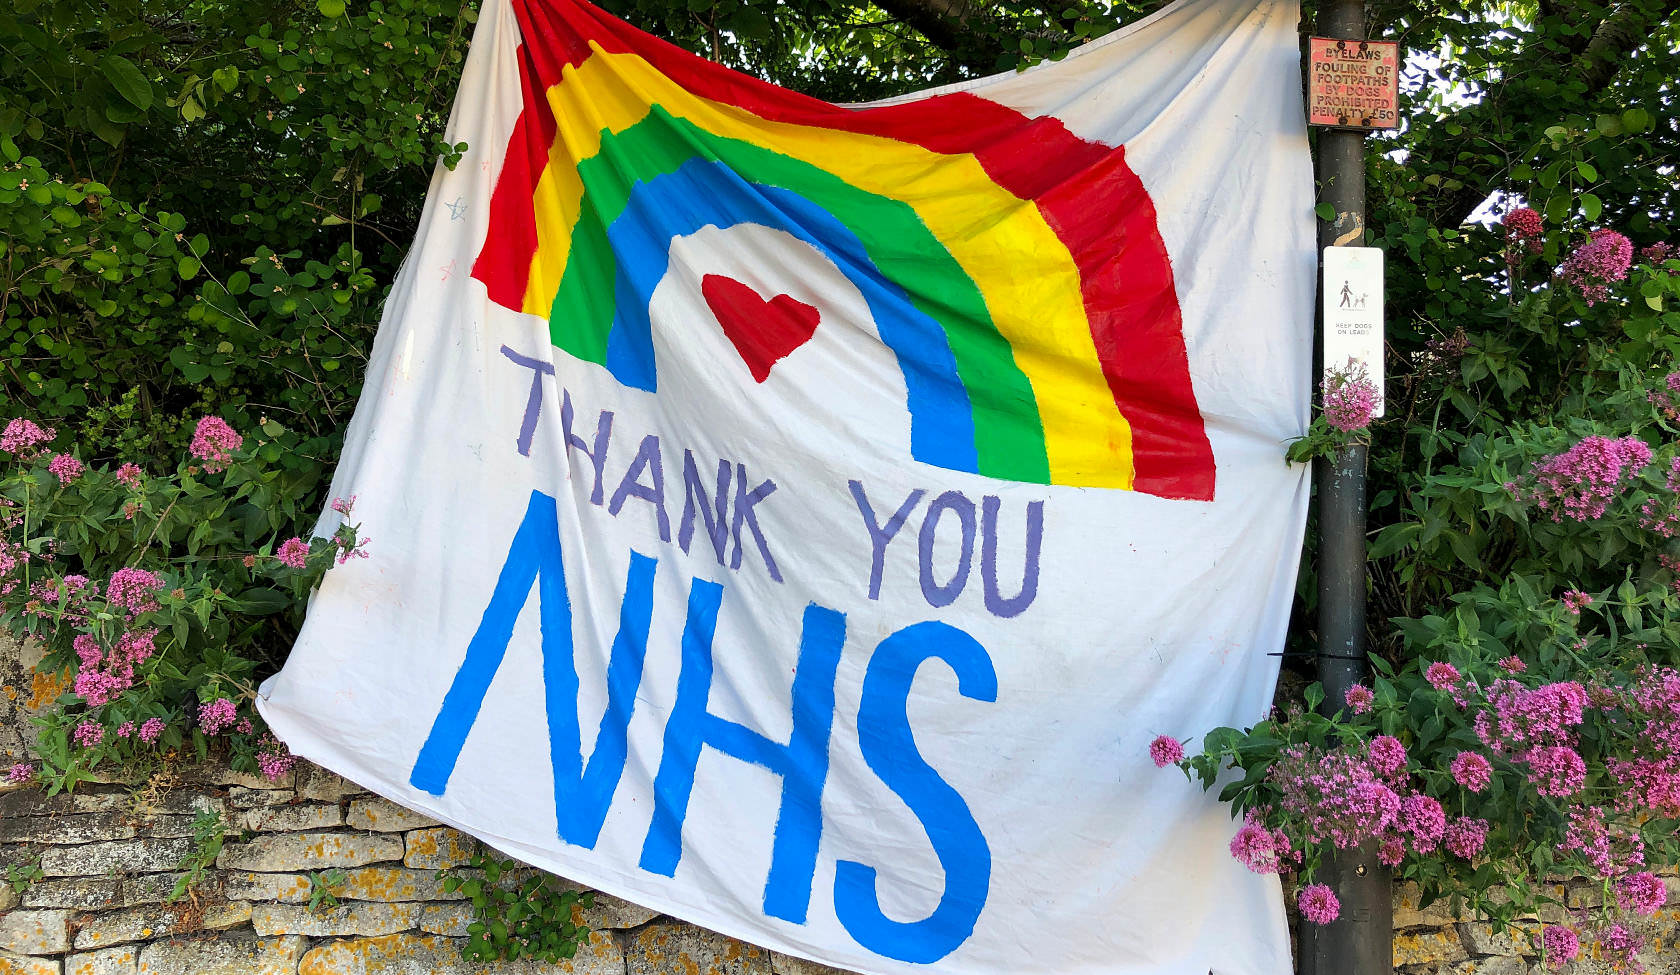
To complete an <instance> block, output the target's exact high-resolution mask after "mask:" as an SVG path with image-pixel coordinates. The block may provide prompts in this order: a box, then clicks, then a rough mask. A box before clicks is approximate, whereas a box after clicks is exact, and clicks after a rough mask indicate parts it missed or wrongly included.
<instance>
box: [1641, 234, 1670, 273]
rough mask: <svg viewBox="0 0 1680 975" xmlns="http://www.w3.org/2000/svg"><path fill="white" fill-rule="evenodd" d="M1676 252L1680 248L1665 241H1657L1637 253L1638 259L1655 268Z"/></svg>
mask: <svg viewBox="0 0 1680 975" xmlns="http://www.w3.org/2000/svg"><path fill="white" fill-rule="evenodd" d="M1677 250H1680V248H1676V247H1675V246H1674V245H1673V244H1670V243H1668V242H1667V241H1661V240H1659V241H1657V242H1656V243H1655V244H1649V245H1647V246H1646V247H1644V248H1642V249H1641V250H1640V251H1639V259H1640V260H1641V261H1643V262H1645V263H1646V264H1650V265H1652V266H1653V267H1657V266H1661V265H1662V264H1663V263H1665V262H1667V261H1668V260H1669V259H1670V258H1672V257H1674V255H1675V253H1676V251H1677Z"/></svg>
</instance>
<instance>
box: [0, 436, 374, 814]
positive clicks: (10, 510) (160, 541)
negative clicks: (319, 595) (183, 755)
mask: <svg viewBox="0 0 1680 975" xmlns="http://www.w3.org/2000/svg"><path fill="white" fill-rule="evenodd" d="M283 432H284V431H283V429H282V428H281V427H280V426H279V424H277V423H275V422H273V421H268V422H267V423H266V424H265V426H264V427H263V434H264V436H263V438H262V439H255V438H252V439H250V440H247V441H246V442H245V443H242V444H240V445H238V446H231V445H224V446H226V449H225V450H224V451H223V452H222V456H221V457H220V458H217V457H215V456H211V457H210V458H208V459H205V458H204V457H202V456H201V457H196V458H194V457H189V458H185V459H183V460H181V461H180V462H178V463H177V465H176V469H175V471H174V472H173V473H170V474H151V473H146V472H144V471H142V470H140V469H139V468H138V467H133V466H131V467H129V468H127V469H122V468H118V469H112V468H111V467H110V466H97V467H88V468H86V469H85V470H82V471H81V472H80V473H79V474H77V475H75V476H71V477H69V478H68V480H66V479H65V477H62V476H60V475H61V473H63V472H62V471H60V472H55V471H54V470H52V465H53V464H54V463H60V464H62V463H65V462H73V460H72V453H73V451H72V450H65V451H64V452H62V453H53V452H52V450H51V449H50V447H49V446H47V445H44V444H37V445H35V446H32V447H29V448H27V449H25V450H23V451H21V452H20V453H18V454H16V455H14V456H10V457H7V458H6V462H5V465H4V466H3V467H0V626H5V627H6V628H7V629H9V630H11V631H12V632H13V633H16V634H20V635H28V636H31V637H33V638H35V639H37V640H39V641H40V642H41V643H42V644H43V646H44V649H45V651H46V655H45V658H44V659H43V661H42V663H41V664H40V665H39V666H40V669H41V671H42V672H43V673H58V672H61V671H64V670H66V669H70V668H74V669H76V672H77V681H78V683H77V685H76V690H75V692H74V693H67V694H65V695H64V696H63V697H61V698H60V699H59V700H58V701H57V702H56V703H57V707H56V708H55V709H53V710H50V711H48V712H46V713H44V714H42V715H39V716H37V717H36V718H35V719H34V720H35V721H36V723H37V724H39V725H40V726H41V733H40V738H39V742H38V744H37V746H36V751H37V753H38V754H39V756H40V757H41V759H42V763H43V767H42V769H41V772H40V775H41V779H42V781H43V783H44V784H45V785H46V787H47V790H48V792H49V793H55V792H57V791H59V790H60V789H67V788H73V787H74V786H75V784H76V783H77V782H78V781H80V780H81V779H82V778H84V777H85V776H86V775H87V774H88V773H89V772H90V771H91V770H92V769H94V768H96V767H98V766H100V765H101V764H102V763H107V762H110V763H115V764H121V765H134V766H144V765H146V764H148V763H153V762H156V761H158V760H159V759H160V758H161V757H162V756H163V755H164V754H166V753H168V752H169V751H172V750H177V749H184V750H187V751H189V752H190V753H191V754H192V755H193V756H194V757H195V758H197V759H203V758H205V757H207V756H208V755H209V754H210V752H211V750H212V749H213V748H214V749H218V752H219V753H225V755H226V757H227V758H228V759H229V760H230V762H231V764H232V766H233V767H234V768H237V769H240V770H242V771H248V772H257V771H271V770H272V769H274V768H276V767H279V766H277V765H276V764H275V763H276V762H278V763H279V765H280V766H283V765H285V764H286V760H287V759H288V758H289V756H287V755H286V752H285V748H284V746H282V745H280V744H279V743H278V742H275V741H274V740H273V738H272V737H271V736H266V735H264V734H263V732H262V730H261V727H260V719H258V718H256V716H255V714H254V713H253V712H250V711H249V710H246V711H245V712H244V714H243V716H241V715H239V714H236V713H235V711H236V710H237V708H238V705H237V704H236V702H243V701H248V700H250V699H251V698H252V697H253V696H254V693H255V690H254V687H255V685H254V674H255V672H256V670H257V668H258V667H259V666H271V665H273V664H274V663H276V662H277V661H278V660H279V659H281V657H282V656H283V655H284V653H285V651H286V649H287V647H288V646H289V645H290V643H291V640H292V639H293V637H294V636H295V634H296V632H297V627H298V626H299V625H300V624H301V622H302V619H303V612H304V606H305V602H306V600H307V599H308V596H309V593H310V592H311V590H312V589H313V588H314V586H315V585H316V584H317V583H318V582H319V580H320V579H321V576H322V575H323V574H324V573H325V572H326V571H327V569H328V568H329V567H330V566H332V565H333V564H334V561H335V559H343V558H349V557H352V555H351V553H352V552H355V553H356V554H361V552H360V550H359V548H358V547H357V546H356V545H355V530H354V527H353V526H346V527H344V528H341V529H340V534H339V537H338V538H337V539H336V540H335V541H331V542H328V541H325V540H318V541H316V542H315V543H314V544H313V545H310V544H308V543H306V542H304V541H302V540H301V539H296V538H292V539H288V537H287V536H288V534H289V532H290V531H291V530H292V525H293V524H294V523H295V522H296V521H297V520H298V519H299V518H300V517H301V516H302V515H303V514H304V513H305V512H304V511H303V509H302V508H301V507H300V505H301V503H302V501H303V499H304V498H305V497H307V496H308V494H309V492H311V491H312V490H313V486H312V484H311V483H310V481H309V479H308V477H307V476H306V475H304V474H301V473H299V472H297V471H295V470H288V469H286V468H285V467H284V466H282V465H278V464H273V463H271V462H269V461H266V460H264V459H263V458H264V457H266V456H269V455H271V453H272V447H273V442H272V441H271V440H269V439H268V438H269V437H271V436H276V435H278V434H281V433H283ZM42 435H43V436H44V435H45V433H43V434H42ZM227 435H229V436H232V435H233V434H232V433H231V431H229V432H228V434H227ZM47 443H48V444H50V443H51V441H48V442H47ZM206 452H208V451H207V450H205V449H202V448H201V454H202V453H206ZM288 546H289V547H288ZM282 554H285V555H286V556H287V559H289V560H290V561H289V562H288V561H287V560H286V559H282V557H281V555H282ZM119 573H120V574H124V575H127V576H129V577H130V578H132V579H136V580H139V581H140V582H142V583H143V587H142V588H144V590H145V592H144V594H143V596H139V597H137V596H135V595H133V587H132V585H131V586H129V587H128V590H127V594H125V591H124V589H123V588H122V587H121V586H119V585H118V584H117V582H116V580H117V578H118V576H119ZM78 644H79V646H78ZM101 674H104V675H106V676H105V677H100V675H101ZM84 682H89V683H84ZM223 699H225V700H224V706H225V707H226V709H227V720H226V721H224V722H221V723H220V726H219V727H206V725H205V723H204V721H203V719H202V716H201V714H200V711H199V709H200V706H201V705H206V704H209V703H210V702H214V701H217V700H223ZM264 756H267V757H268V762H269V764H268V766H267V767H266V768H265V767H264V766H263V757H264Z"/></svg>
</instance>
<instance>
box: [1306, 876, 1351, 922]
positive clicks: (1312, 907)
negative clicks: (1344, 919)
mask: <svg viewBox="0 0 1680 975" xmlns="http://www.w3.org/2000/svg"><path fill="white" fill-rule="evenodd" d="M1295 903H1296V904H1297V905H1298V906H1299V907H1300V908H1301V916H1302V917H1304V918H1306V919H1307V920H1309V921H1311V922H1312V923H1314V924H1329V923H1330V922H1331V921H1334V920H1335V919H1336V918H1337V917H1339V916H1340V915H1341V913H1342V902H1341V901H1338V900H1337V899H1336V892H1335V891H1333V890H1331V889H1330V888H1329V887H1327V886H1325V885H1324V884H1308V885H1307V886H1305V887H1302V888H1301V892H1300V893H1299V894H1297V895H1296V897H1295Z"/></svg>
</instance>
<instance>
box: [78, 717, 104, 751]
mask: <svg viewBox="0 0 1680 975" xmlns="http://www.w3.org/2000/svg"><path fill="white" fill-rule="evenodd" d="M70 737H72V738H74V739H75V740H76V744H78V745H80V746H82V747H83V748H92V747H93V746H95V745H97V744H99V743H100V742H102V741H104V740H105V728H104V726H103V725H101V724H100V723H99V722H97V721H83V722H82V723H81V724H79V725H77V726H76V730H75V731H74V732H72V733H71V736H70Z"/></svg>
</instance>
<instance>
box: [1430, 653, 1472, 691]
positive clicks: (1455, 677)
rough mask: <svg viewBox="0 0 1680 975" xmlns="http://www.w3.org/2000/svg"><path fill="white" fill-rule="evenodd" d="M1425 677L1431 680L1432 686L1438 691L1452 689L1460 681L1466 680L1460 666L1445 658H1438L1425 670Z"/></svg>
mask: <svg viewBox="0 0 1680 975" xmlns="http://www.w3.org/2000/svg"><path fill="white" fill-rule="evenodd" d="M1423 679H1424V680H1426V681H1428V682H1429V686H1430V687H1433V688H1435V689H1436V690H1438V691H1450V690H1452V689H1453V688H1455V687H1457V686H1458V685H1459V682H1460V681H1462V680H1464V675H1463V674H1461V673H1459V672H1458V668H1457V667H1454V666H1453V665H1452V664H1449V663H1447V662H1446V661H1444V660H1437V661H1435V662H1434V663H1432V664H1430V665H1429V667H1428V669H1426V670H1425V671H1424V672H1423Z"/></svg>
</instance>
